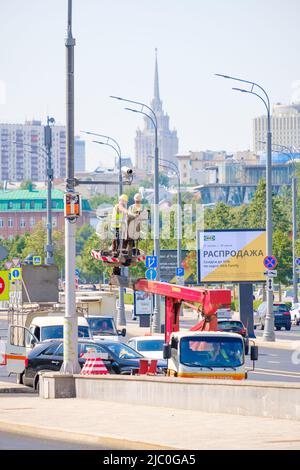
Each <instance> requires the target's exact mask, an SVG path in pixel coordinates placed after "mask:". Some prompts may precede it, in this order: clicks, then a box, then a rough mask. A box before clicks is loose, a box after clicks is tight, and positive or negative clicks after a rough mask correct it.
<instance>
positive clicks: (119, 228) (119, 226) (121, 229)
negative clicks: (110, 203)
mask: <svg viewBox="0 0 300 470" xmlns="http://www.w3.org/2000/svg"><path fill="white" fill-rule="evenodd" d="M127 202H128V196H127V195H126V194H122V195H121V196H120V197H119V202H118V204H116V205H115V206H114V208H113V212H112V218H111V230H112V232H113V241H112V253H113V255H114V256H116V255H117V254H118V250H119V248H120V241H122V240H123V239H124V234H125V233H126V226H127V214H128V211H127Z"/></svg>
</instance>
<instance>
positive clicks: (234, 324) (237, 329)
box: [218, 320, 249, 354]
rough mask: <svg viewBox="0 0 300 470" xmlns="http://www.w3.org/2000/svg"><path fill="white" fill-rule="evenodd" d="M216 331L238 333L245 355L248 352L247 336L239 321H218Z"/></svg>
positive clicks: (245, 329)
mask: <svg viewBox="0 0 300 470" xmlns="http://www.w3.org/2000/svg"><path fill="white" fill-rule="evenodd" d="M218 331H224V332H229V333H238V334H239V335H241V336H242V337H243V339H244V345H245V354H248V352H249V335H248V330H247V328H246V327H245V326H244V324H243V323H242V322H241V321H239V320H218Z"/></svg>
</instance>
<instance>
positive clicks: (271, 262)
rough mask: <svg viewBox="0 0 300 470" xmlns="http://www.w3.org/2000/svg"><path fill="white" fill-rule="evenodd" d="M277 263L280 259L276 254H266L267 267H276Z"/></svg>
mask: <svg viewBox="0 0 300 470" xmlns="http://www.w3.org/2000/svg"><path fill="white" fill-rule="evenodd" d="M277 264H278V261H277V259H276V258H275V256H266V257H265V258H264V266H265V268H267V269H274V268H276V266H277Z"/></svg>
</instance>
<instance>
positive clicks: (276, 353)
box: [0, 315, 300, 383]
mask: <svg viewBox="0 0 300 470" xmlns="http://www.w3.org/2000/svg"><path fill="white" fill-rule="evenodd" d="M127 317H128V323H135V324H138V322H133V321H132V320H131V318H129V315H127ZM193 324H195V320H184V321H182V322H181V327H182V328H190V327H191V326H192V325H193ZM6 325H7V323H6V321H4V320H0V329H1V328H5V327H6ZM255 334H256V336H257V337H259V336H262V334H263V331H260V330H255ZM275 335H276V338H277V339H278V340H292V341H295V342H297V341H298V342H299V343H300V326H295V325H292V329H291V330H290V331H285V330H282V331H276V332H275ZM295 349H296V348H295ZM297 351H298V352H297ZM246 364H247V368H248V369H252V363H251V361H250V358H249V356H248V357H247V359H246ZM248 377H249V379H251V380H258V381H278V382H300V347H299V349H298V350H296V352H295V351H288V350H284V349H279V348H276V343H275V344H274V348H263V347H260V348H259V359H258V361H257V362H256V364H255V371H254V372H252V371H249V374H248ZM0 381H2V382H13V383H15V382H16V378H15V376H11V377H8V375H7V371H6V368H5V367H3V366H0Z"/></svg>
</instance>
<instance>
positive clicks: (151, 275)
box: [146, 268, 157, 281]
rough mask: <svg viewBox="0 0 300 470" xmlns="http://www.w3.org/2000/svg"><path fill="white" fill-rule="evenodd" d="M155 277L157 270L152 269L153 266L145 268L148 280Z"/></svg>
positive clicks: (153, 279) (152, 279)
mask: <svg viewBox="0 0 300 470" xmlns="http://www.w3.org/2000/svg"><path fill="white" fill-rule="evenodd" d="M156 277H157V271H156V269H153V268H150V269H147V271H146V279H147V280H148V281H155V279H156Z"/></svg>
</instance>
